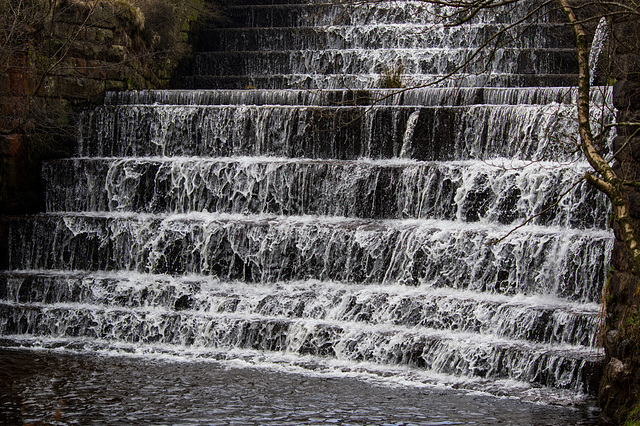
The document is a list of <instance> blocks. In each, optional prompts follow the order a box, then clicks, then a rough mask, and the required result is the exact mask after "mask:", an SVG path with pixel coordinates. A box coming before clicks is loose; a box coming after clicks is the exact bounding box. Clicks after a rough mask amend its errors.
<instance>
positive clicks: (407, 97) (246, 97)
mask: <svg viewBox="0 0 640 426" xmlns="http://www.w3.org/2000/svg"><path fill="white" fill-rule="evenodd" d="M577 97H578V91H577V89H576V88H575V87H536V88H528V87H499V88H498V87H424V88H416V89H408V90H407V89H355V90H349V89H333V90H332V89H326V90H320V89H318V90H296V89H285V90H278V89H266V90H264V89H263V90H258V89H255V90H127V91H121V92H107V93H106V94H105V105H112V106H117V105H150V104H160V105H292V106H293V105H299V106H313V105H316V106H358V105H407V106H446V105H449V106H464V105H482V104H488V105H518V104H527V105H538V104H539V105H546V104H550V103H561V104H574V105H575V103H576V102H577ZM611 97H612V93H611V87H610V86H604V87H593V88H592V91H591V99H592V102H593V103H594V104H596V105H598V106H601V105H603V104H605V103H607V104H611Z"/></svg>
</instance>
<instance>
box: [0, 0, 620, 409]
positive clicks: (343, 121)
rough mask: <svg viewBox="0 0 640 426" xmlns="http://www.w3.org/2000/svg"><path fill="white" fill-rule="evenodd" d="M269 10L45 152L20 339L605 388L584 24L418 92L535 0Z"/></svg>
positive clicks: (470, 384)
mask: <svg viewBox="0 0 640 426" xmlns="http://www.w3.org/2000/svg"><path fill="white" fill-rule="evenodd" d="M253 3H256V4H253ZM253 3H251V4H248V5H234V6H229V8H228V9H229V15H230V17H231V18H232V22H235V25H237V26H238V28H228V29H225V28H222V29H215V30H208V31H203V33H202V34H201V39H203V40H204V41H203V48H204V49H209V50H212V51H210V52H201V53H198V54H197V55H196V58H195V66H194V70H195V73H194V75H193V76H192V77H190V78H187V79H186V80H185V85H186V86H189V87H191V88H192V90H174V91H143V92H124V93H109V94H107V96H106V101H105V105H104V106H102V107H98V108H95V109H92V110H90V111H86V112H85V113H83V115H82V116H81V118H80V122H79V125H78V144H79V151H78V154H79V155H78V157H76V158H71V159H63V160H56V161H51V162H49V163H47V164H45V166H44V170H43V178H44V180H45V183H46V207H47V213H43V214H40V215H35V216H29V217H16V218H7V219H5V224H6V227H7V229H8V253H7V262H6V267H7V268H6V270H5V271H4V272H2V273H1V274H0V279H1V280H2V285H1V286H0V291H1V293H0V296H1V298H2V300H1V301H0V310H2V317H1V319H0V334H1V335H2V337H3V345H4V346H16V345H24V346H29V347H38V348H41V347H44V348H51V347H62V348H67V349H68V350H81V351H87V350H91V351H93V350H95V351H106V352H107V353H120V352H122V351H124V352H126V351H134V352H136V353H141V354H146V355H144V356H152V354H158V353H162V354H174V355H180V356H197V357H207V358H214V359H240V360H244V361H246V362H250V363H254V364H261V363H267V364H270V365H275V364H278V365H281V366H283V368H285V369H286V368H291V369H298V368H300V367H304V368H306V369H311V370H314V371H316V372H323V371H324V372H347V373H350V374H360V373H362V374H364V373H366V374H367V375H375V376H378V377H381V378H385V377H386V378H387V380H397V381H406V382H413V383H429V384H444V385H454V386H455V387H457V388H460V389H470V390H481V391H487V392H489V393H493V394H498V395H511V396H514V395H515V396H520V397H522V398H527V399H535V400H538V401H543V402H557V401H563V402H564V403H567V402H568V403H571V402H575V401H579V400H581V398H583V397H585V396H589V395H592V394H593V393H594V391H595V389H596V386H597V383H595V379H596V378H597V375H598V368H599V352H598V349H597V348H596V344H597V341H596V340H597V333H598V323H599V322H598V321H599V319H598V312H599V306H598V301H599V297H600V293H601V288H602V285H603V282H604V280H605V276H606V273H607V262H608V255H609V251H610V248H611V244H612V243H611V234H610V232H609V231H608V230H607V223H606V222H607V217H608V207H607V202H606V200H605V199H604V197H602V196H601V195H600V194H598V193H597V192H596V191H594V190H593V189H591V188H589V187H588V186H586V185H585V184H583V183H579V182H578V181H579V180H580V178H581V176H582V175H584V172H585V171H586V170H588V164H586V163H585V162H584V161H582V160H581V158H580V156H579V154H576V153H575V150H572V147H573V146H574V145H573V138H574V137H575V134H576V124H575V112H574V106H573V105H574V102H575V99H576V96H577V95H576V91H575V89H572V88H571V87H568V86H569V85H570V84H571V82H573V81H575V76H573V75H571V73H572V72H573V70H574V69H575V60H574V59H573V56H572V45H571V43H570V42H569V41H567V40H570V38H568V37H567V36H566V34H567V28H566V27H565V26H563V25H561V24H559V23H557V22H556V21H555V20H554V14H553V13H547V14H545V15H544V16H545V18H546V19H547V20H548V21H546V22H537V21H536V22H535V23H533V24H531V25H526V26H523V27H522V28H521V31H522V33H520V32H518V31H519V30H518V28H519V27H514V28H510V30H509V31H511V32H513V34H512V36H513V37H511V38H509V37H507V40H500V41H501V44H500V45H499V46H497V47H496V49H497V50H495V51H494V54H493V55H491V56H490V57H489V58H488V59H479V60H475V61H474V62H473V63H472V64H470V65H469V66H468V67H466V68H464V69H461V70H460V72H459V73H457V76H458V77H456V78H453V79H447V80H443V81H442V82H440V83H438V84H437V86H438V87H431V88H422V89H415V90H413V91H406V92H404V91H403V92H398V93H396V92H394V91H393V90H390V89H377V88H375V86H376V84H378V82H379V81H380V73H381V72H382V70H383V69H384V67H386V66H389V65H399V64H401V65H402V67H401V69H402V70H403V72H404V74H403V76H402V78H403V81H404V82H405V84H412V83H425V82H429V81H437V80H438V78H439V77H441V76H442V75H443V74H445V73H447V72H450V71H452V70H454V69H455V67H456V66H457V64H459V63H460V61H464V60H465V58H468V57H469V55H470V52H472V51H473V48H474V47H475V46H478V45H480V44H481V43H482V41H483V40H486V39H487V37H490V36H491V35H492V34H494V33H495V31H497V30H499V29H500V28H503V27H504V23H505V22H509V21H508V20H506V18H505V16H508V17H510V19H516V17H517V16H524V14H526V13H528V12H527V11H528V10H529V9H530V7H532V5H530V4H528V3H527V2H521V3H526V4H524V6H523V5H522V4H521V3H518V6H517V7H515V8H514V9H509V7H510V6H507V7H505V9H504V10H503V12H504V13H492V14H490V15H483V14H479V15H478V16H476V17H475V18H474V19H473V20H470V21H469V22H467V23H465V24H464V25H461V26H459V27H455V28H452V27H447V26H443V25H442V23H441V22H440V21H439V20H438V19H437V17H434V15H433V12H434V10H432V9H431V7H432V6H428V5H425V4H424V3H421V2H412V1H406V2H404V1H393V2H375V3H373V4H371V5H361V6H359V7H357V8H355V9H354V10H351V11H349V12H348V13H345V9H344V8H343V7H338V6H330V5H325V4H321V3H315V2H313V3H311V4H307V3H306V2H291V3H295V4H288V3H287V2H285V3H283V4H274V5H271V4H269V5H261V4H257V3H260V2H253ZM531 3H536V2H535V1H533V0H532V2H531ZM440 12H442V11H440ZM525 21H526V20H525ZM265 27H268V28H265ZM525 27H526V28H525ZM558 35H560V36H563V37H564V38H563V37H559V36H558ZM213 50H215V51H213ZM491 85H493V87H490V86H491ZM539 85H542V86H543V85H556V87H541V86H540V87H538V86H539ZM225 86H226V89H225V90H210V89H212V88H213V89H216V88H219V87H225ZM248 86H255V87H258V88H259V89H255V88H253V89H247V90H234V89H236V88H241V89H244V88H245V87H248ZM456 86H461V87H456ZM462 86H464V87H462ZM508 86H515V87H508ZM526 86H535V87H526ZM274 87H277V89H273V88H274ZM345 87H348V89H346V88H345ZM609 96H610V94H609V93H608V92H607V91H606V90H604V89H603V90H594V92H593V96H592V100H593V102H594V103H595V104H598V105H600V106H603V108H599V109H594V110H595V111H599V112H598V113H595V115H594V117H593V120H594V121H598V122H604V123H609V122H611V120H612V119H613V114H612V112H611V111H610V110H609V108H608V105H609V104H610V99H609ZM528 219H531V220H530V221H529V222H527V224H526V225H525V226H519V225H520V224H521V223H523V221H526V220H528Z"/></svg>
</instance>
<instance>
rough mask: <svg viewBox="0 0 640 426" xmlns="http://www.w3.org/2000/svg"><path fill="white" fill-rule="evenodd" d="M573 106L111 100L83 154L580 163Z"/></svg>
mask: <svg viewBox="0 0 640 426" xmlns="http://www.w3.org/2000/svg"><path fill="white" fill-rule="evenodd" d="M600 111H601V110H595V109H594V113H599V112H600ZM604 112H605V113H606V114H607V115H606V116H605V117H604V120H605V121H606V122H611V121H612V120H613V113H612V112H611V111H607V110H605V111H604ZM575 114H576V112H575V108H574V107H573V106H571V105H564V104H549V105H471V106H461V107H450V106H445V107H404V106H375V107H313V106H307V107H303V108H300V107H296V106H278V105H276V106H273V105H267V106H246V105H236V106H216V105H213V106H172V105H123V106H105V107H101V108H96V109H93V110H91V111H87V112H86V113H84V114H82V116H81V117H80V118H79V122H78V142H79V151H78V152H79V154H80V156H99V157H112V156H114V157H126V156H208V157H216V156H249V155H261V156H276V157H289V158H322V159H343V160H350V159H359V158H371V159H384V158H400V157H402V158H411V159H415V160H420V161H450V160H469V159H478V160H490V159H495V158H497V157H504V158H511V159H514V160H515V159H522V160H530V161H545V160H553V161H576V160H578V159H579V158H581V157H580V155H579V153H577V152H576V151H575V149H576V148H575V145H574V139H573V135H575V134H577V129H576V127H577V123H576V121H577V120H576V119H575ZM560 129H561V131H560Z"/></svg>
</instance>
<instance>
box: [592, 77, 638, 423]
mask: <svg viewBox="0 0 640 426" xmlns="http://www.w3.org/2000/svg"><path fill="white" fill-rule="evenodd" d="M613 93H614V104H615V106H616V108H618V109H619V112H618V122H633V121H638V120H637V119H636V117H637V115H638V113H640V81H630V80H623V81H620V82H618V83H616V84H615V85H614V92H613ZM635 130H636V129H635V126H619V127H618V136H617V137H616V139H615V141H614V151H615V152H616V153H617V155H616V160H617V161H616V163H615V171H616V173H618V174H619V176H620V177H621V178H622V179H625V180H634V181H637V180H638V179H639V177H640V164H639V163H638V159H640V138H638V137H637V135H635ZM627 197H628V200H629V205H630V208H631V210H632V215H633V217H634V218H636V219H637V218H639V217H640V193H639V192H638V191H637V190H636V189H634V188H631V187H629V188H628V190H627ZM636 227H637V228H638V227H640V220H636ZM614 231H615V236H616V240H615V243H614V248H613V252H612V256H611V257H612V258H611V266H612V273H611V274H610V277H609V281H608V283H607V285H606V286H605V290H604V304H605V306H606V327H605V330H604V335H603V344H604V347H605V351H606V361H605V368H604V371H603V378H602V382H601V384H600V390H599V398H598V399H599V403H600V406H601V407H602V409H603V412H604V414H605V415H606V416H608V417H610V418H611V419H613V420H614V421H616V422H619V423H626V422H628V421H632V420H637V416H638V412H637V409H636V408H637V407H638V404H639V403H640V293H639V291H638V289H639V288H640V278H639V277H638V276H637V275H635V274H634V273H633V270H632V267H631V262H630V259H629V256H628V254H627V249H626V246H625V245H624V243H623V242H622V241H621V239H620V233H619V232H617V231H618V230H617V229H616V228H615V225H614Z"/></svg>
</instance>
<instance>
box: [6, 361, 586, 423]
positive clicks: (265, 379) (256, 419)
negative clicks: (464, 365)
mask: <svg viewBox="0 0 640 426" xmlns="http://www.w3.org/2000/svg"><path fill="white" fill-rule="evenodd" d="M38 422H46V424H51V425H63V424H81V425H87V424H180V425H194V424H206V425H258V424H265V425H300V424H339V425H456V424H476V425H493V424H499V425H511V424H512V425H569V424H571V425H597V424H598V411H597V410H596V409H595V408H593V407H592V406H589V404H586V405H585V406H580V407H560V406H550V405H544V404H535V403H527V402H523V401H521V400H517V399H511V398H505V397H503V398H496V397H493V396H488V395H485V394H481V393H477V392H475V393H468V392H461V391H456V390H454V389H450V388H444V387H424V386H423V387H418V386H406V385H405V386H402V385H397V384H396V385H391V384H388V383H387V384H385V383H382V382H375V381H371V380H363V379H362V378H354V377H346V376H344V377H340V376H337V375H332V376H327V375H321V374H313V373H309V374H293V373H286V372H283V371H275V370H273V369H269V368H257V367H252V366H248V365H242V364H241V363H239V362H238V361H235V362H232V363H227V362H218V361H202V360H200V361H185V360H177V359H162V358H156V359H150V358H149V357H145V358H142V357H136V356H135V355H129V356H104V355H96V354H77V353H76V354H72V353H68V352H60V353H58V352H56V351H42V350H25V349H3V350H1V351H0V423H2V424H26V423H30V424H38ZM40 424H43V423H40Z"/></svg>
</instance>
